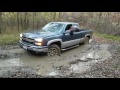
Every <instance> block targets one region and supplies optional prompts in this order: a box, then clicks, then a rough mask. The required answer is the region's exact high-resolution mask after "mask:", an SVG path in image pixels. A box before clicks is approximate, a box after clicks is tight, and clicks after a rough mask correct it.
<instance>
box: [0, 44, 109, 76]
mask: <svg viewBox="0 0 120 90" xmlns="http://www.w3.org/2000/svg"><path fill="white" fill-rule="evenodd" d="M107 49H108V45H100V46H97V45H94V46H91V45H81V46H80V47H77V48H74V49H71V50H67V51H64V52H62V54H61V56H56V57H47V56H46V55H40V54H38V55H32V54H28V53H27V52H25V51H21V52H23V54H24V55H23V56H21V57H18V58H10V59H5V60H2V59H0V67H14V66H21V67H22V66H30V67H33V68H35V69H36V73H37V74H40V75H43V76H45V75H51V76H55V75H62V73H61V71H60V70H59V67H61V66H62V67H67V69H68V70H67V71H66V70H64V71H65V73H66V74H70V73H71V72H74V73H82V72H85V71H86V70H90V67H91V66H92V65H93V64H94V63H98V62H101V61H103V60H106V59H107V58H109V57H110V56H111V54H110V53H109V51H108V50H107ZM20 50H21V49H20ZM18 51H19V50H18ZM76 60H78V62H77V63H73V62H75V61H76Z"/></svg>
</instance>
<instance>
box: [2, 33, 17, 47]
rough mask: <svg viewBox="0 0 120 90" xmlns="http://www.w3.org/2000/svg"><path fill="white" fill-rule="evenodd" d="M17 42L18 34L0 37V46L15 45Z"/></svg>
mask: <svg viewBox="0 0 120 90" xmlns="http://www.w3.org/2000/svg"><path fill="white" fill-rule="evenodd" d="M18 41H19V34H2V35H0V46H2V45H12V44H16V43H17V42H18Z"/></svg>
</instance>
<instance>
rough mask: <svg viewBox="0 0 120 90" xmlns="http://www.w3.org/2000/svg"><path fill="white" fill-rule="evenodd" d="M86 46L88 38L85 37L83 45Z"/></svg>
mask: <svg viewBox="0 0 120 90" xmlns="http://www.w3.org/2000/svg"><path fill="white" fill-rule="evenodd" d="M87 44H89V38H88V37H85V41H84V45H87Z"/></svg>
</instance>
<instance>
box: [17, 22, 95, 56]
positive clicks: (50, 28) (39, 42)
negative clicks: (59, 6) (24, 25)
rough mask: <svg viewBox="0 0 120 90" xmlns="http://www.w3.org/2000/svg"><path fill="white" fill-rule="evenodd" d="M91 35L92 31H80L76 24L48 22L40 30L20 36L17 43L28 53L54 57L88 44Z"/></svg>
mask: <svg viewBox="0 0 120 90" xmlns="http://www.w3.org/2000/svg"><path fill="white" fill-rule="evenodd" d="M73 27H74V28H73ZM92 33H93V31H92V30H87V29H81V28H80V26H79V24H78V23H74V22H50V23H48V24H47V25H45V26H44V27H43V28H42V29H41V30H38V31H33V32H28V33H22V34H20V40H19V43H20V47H21V48H23V49H25V50H26V51H28V52H31V51H32V52H45V53H47V55H48V56H55V55H60V53H61V51H62V50H66V49H70V48H72V47H74V46H76V45H80V43H85V44H87V43H89V40H90V39H92Z"/></svg>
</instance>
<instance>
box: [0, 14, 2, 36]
mask: <svg viewBox="0 0 120 90" xmlns="http://www.w3.org/2000/svg"><path fill="white" fill-rule="evenodd" d="M1 33H2V12H0V34H1Z"/></svg>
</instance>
